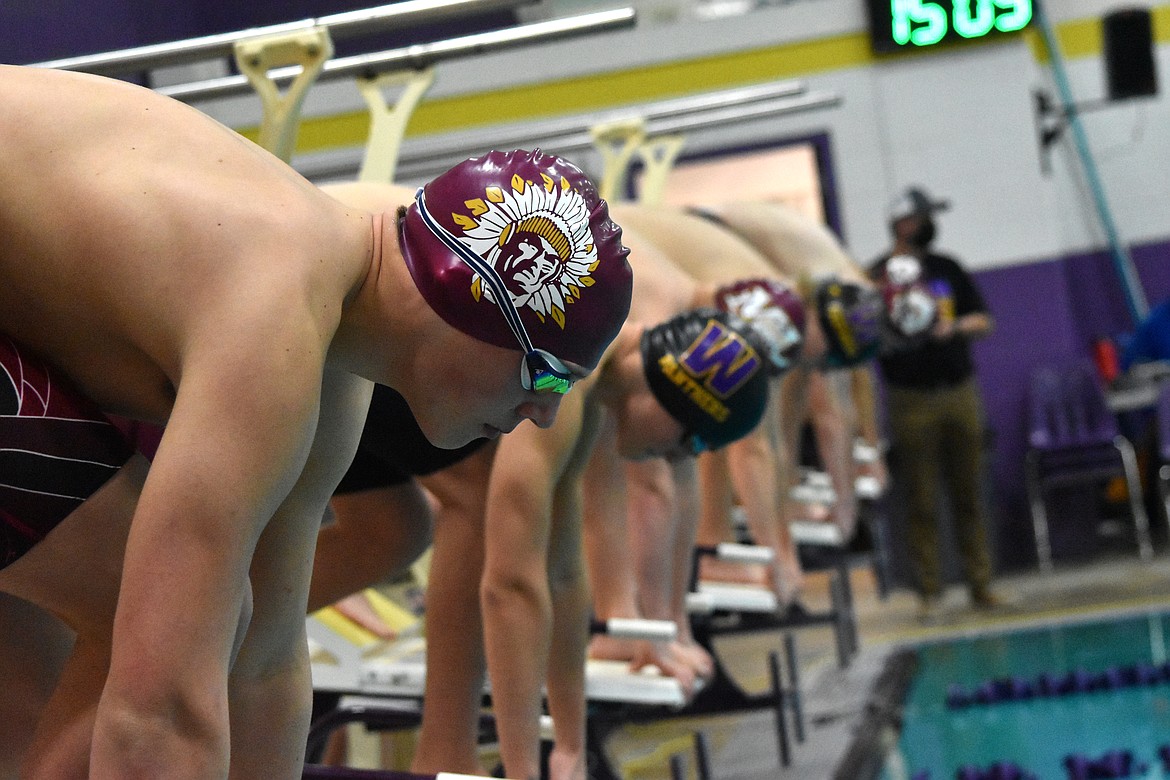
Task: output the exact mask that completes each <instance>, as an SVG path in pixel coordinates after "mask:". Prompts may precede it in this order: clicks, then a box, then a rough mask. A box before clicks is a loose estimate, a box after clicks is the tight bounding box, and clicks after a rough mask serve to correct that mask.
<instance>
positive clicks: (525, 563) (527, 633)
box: [480, 383, 584, 780]
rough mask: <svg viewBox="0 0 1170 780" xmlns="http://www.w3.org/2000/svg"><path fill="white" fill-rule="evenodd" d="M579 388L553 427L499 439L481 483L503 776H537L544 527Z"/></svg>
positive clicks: (576, 423)
mask: <svg viewBox="0 0 1170 780" xmlns="http://www.w3.org/2000/svg"><path fill="white" fill-rule="evenodd" d="M578 384H580V383H578ZM583 389H584V388H581V387H580V386H578V387H576V388H574V390H573V392H571V393H569V394H568V395H566V396H565V398H564V400H563V401H562V402H561V405H560V410H559V412H558V413H557V419H556V422H555V423H554V425H553V427H552V428H549V429H543V430H542V429H540V428H537V427H536V426H534V425H531V424H530V423H524V424H522V425H520V426H519V427H518V428H517V429H516V430H514V431H513V432H512V433H509V434H508V435H507V436H505V437H504V438H503V439H501V441H500V445H499V449H498V451H497V452H496V457H495V461H494V464H493V466H492V475H491V481H490V484H489V488H488V502H487V512H486V518H485V540H486V543H485V544H486V550H485V555H484V574H483V580H482V582H481V587H480V602H481V606H482V609H483V619H484V641H485V648H486V651H487V663H488V674H489V677H490V679H491V685H492V709H493V711H494V712H495V715H496V725H497V728H498V730H499V736H500V755H501V758H502V760H503V764H504V769H505V774H506V775H507V776H508V777H513V778H518V779H519V780H528V778H536V777H539V775H540V750H539V744H540V732H539V718H540V712H541V706H540V705H541V688H542V685H543V683H544V678H545V672H546V669H547V667H548V656H549V645H550V632H551V627H552V605H551V601H550V598H551V597H550V595H549V586H548V567H547V558H548V545H549V533H550V525H551V518H552V511H553V502H554V499H555V494H556V490H557V487H558V484H559V482H560V479H561V475H562V473H563V471H564V468H565V465H566V463H567V462H568V459H569V456H570V455H571V453H572V451H573V448H574V447H575V446H576V442H577V439H578V437H579V435H580V431H581V425H582V419H583V413H584V407H583V405H582V403H583V398H582V396H583V395H584V393H583V392H582V390H583Z"/></svg>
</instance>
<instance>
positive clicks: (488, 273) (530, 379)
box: [414, 187, 576, 395]
mask: <svg viewBox="0 0 1170 780" xmlns="http://www.w3.org/2000/svg"><path fill="white" fill-rule="evenodd" d="M414 199H415V202H416V203H417V204H418V211H419V215H420V216H422V220H423V224H424V225H426V226H427V228H428V229H430V231H431V232H432V233H434V234H435V238H437V239H439V241H441V242H442V243H443V245H444V246H446V247H447V248H448V249H449V250H451V251H452V252H454V253H455V254H456V255H457V256H458V257H459V259H460V260H462V261H463V262H465V263H467V265H468V266H469V267H470V268H471V270H473V271H475V272H476V273H477V274H479V276H480V278H481V279H482V280H483V283H484V284H486V285H487V286H488V287H489V288H490V289H491V291H492V296H493V297H494V298H495V299H496V305H497V306H499V307H500V311H501V312H502V313H503V315H504V319H505V320H507V322H508V327H509V328H511V329H512V334H513V335H514V336H516V340H517V341H519V342H520V346H521V347H522V348H523V349H524V360H522V361H521V362H520V386H521V387H523V388H524V389H525V390H530V391H532V392H535V393H557V394H558V395H564V394H565V393H567V392H569V390H570V389H571V388H572V387H573V382H575V381H576V377H574V376H573V373H572V372H571V371H569V369H568V367H566V366H565V364H564V363H562V362H561V361H560V360H559V359H558V358H557V357H556V356H554V355H553V354H552V353H550V352H546V351H544V350H543V349H537V348H536V347H534V346H533V344H532V339H531V338H529V336H528V331H527V330H525V329H524V322H523V321H522V320H521V319H520V312H519V311H517V310H516V304H514V303H513V302H512V295H511V294H510V293H509V292H508V289H507V287H505V286H504V280H503V279H502V278H501V277H500V275H499V274H498V273H496V269H495V268H493V267H492V265H491V263H488V262H487V261H485V260H484V259H483V258H482V257H480V256H479V255H477V254H476V253H475V252H472V251H471V249H470V248H469V247H468V246H467V245H466V244H464V243H463V242H462V241H460V240H459V239H458V238H456V237H455V236H454V235H452V234H451V232H450V231H448V230H447V228H445V227H443V226H442V225H440V224H439V223H438V221H437V220H436V219H435V218H434V217H433V216H431V213H430V212H429V211H427V205H426V194H425V193H424V192H423V188H422V187H419V189H418V191H417V192H416V193H415V195H414Z"/></svg>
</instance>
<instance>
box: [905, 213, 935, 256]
mask: <svg viewBox="0 0 1170 780" xmlns="http://www.w3.org/2000/svg"><path fill="white" fill-rule="evenodd" d="M936 233H937V229H936V228H935V226H934V220H932V219H924V220H922V222H921V223H919V225H918V228H917V229H915V231H914V232H913V233H911V234H910V235H909V236H907V237H906V241H907V242H908V243H909V244H910V246H913V247H917V248H918V249H926V248H927V247H928V246H930V244H931V242H932V241H934V236H935V234H936Z"/></svg>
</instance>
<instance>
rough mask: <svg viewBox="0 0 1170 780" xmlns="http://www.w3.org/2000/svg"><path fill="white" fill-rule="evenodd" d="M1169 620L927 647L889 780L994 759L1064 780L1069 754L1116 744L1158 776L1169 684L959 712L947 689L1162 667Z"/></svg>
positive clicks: (950, 772)
mask: <svg viewBox="0 0 1170 780" xmlns="http://www.w3.org/2000/svg"><path fill="white" fill-rule="evenodd" d="M1168 621H1170V616H1168V615H1166V614H1161V613H1159V614H1150V615H1140V616H1136V617H1124V618H1118V619H1115V620H1109V621H1102V622H1093V623H1080V624H1063V625H1059V626H1051V627H1045V628H1037V629H1028V630H1024V631H1014V632H1010V633H1002V634H995V635H985V636H975V637H964V638H959V639H950V640H946V641H941V642H937V643H930V644H925V645H922V646H921V647H919V648H918V649H919V666H918V670H917V673H916V675H915V677H914V680H913V681H912V683H911V686H910V689H909V691H908V693H907V699H906V706H905V712H904V715H905V718H904V722H903V728H902V733H901V737H900V739H899V741H898V744H897V747H896V749H895V750H894V751H892V754H891V756H890V757H889V760H888V761H887V762H886V768H885V770H884V772H883V774H882V778H883V780H903V779H904V778H910V777H914V776H915V774H916V773H919V772H922V771H923V770H925V771H927V772H929V775H928V776H929V777H930V779H931V780H951V778H954V777H955V774H956V772H957V771H958V769H959V768H960V767H963V766H977V767H981V768H984V769H986V768H987V767H989V766H990V765H992V764H993V763H995V762H997V761H1012V762H1015V764H1016V765H1018V766H1020V767H1021V768H1023V769H1024V770H1026V771H1028V772H1031V773H1033V774H1034V775H1035V776H1036V777H1037V778H1039V779H1040V780H1065V778H1067V777H1068V772H1067V770H1066V769H1065V767H1064V758H1065V756H1067V755H1069V754H1073V753H1076V754H1081V755H1085V756H1090V757H1099V756H1101V755H1103V754H1105V753H1106V752H1107V751H1111V750H1129V751H1132V752H1133V754H1134V756H1135V758H1136V759H1137V760H1138V761H1139V762H1143V763H1145V764H1148V770H1147V771H1145V772H1142V773H1135V774H1134V775H1131V776H1133V777H1146V778H1162V777H1163V773H1162V769H1161V762H1160V761H1159V760H1158V758H1157V755H1158V748H1159V746H1161V745H1165V744H1168V743H1170V682H1161V683H1159V684H1155V685H1145V686H1136V685H1135V686H1125V687H1122V688H1120V689H1118V690H1113V691H1091V692H1085V693H1070V694H1067V695H1064V696H1056V697H1034V698H1032V699H1030V700H1024V701H1010V702H999V703H994V704H975V705H972V706H970V707H967V708H963V709H953V708H948V707H947V704H946V695H947V689H948V686H951V685H956V684H957V685H959V686H962V688H963V689H964V690H967V691H971V690H973V689H975V688H976V686H978V685H979V684H980V683H983V682H986V681H988V680H993V679H996V678H1008V677H1019V678H1024V679H1026V680H1034V679H1036V678H1037V677H1038V675H1040V674H1041V673H1045V672H1046V673H1049V674H1056V675H1062V674H1066V673H1068V672H1071V671H1074V670H1076V669H1083V670H1085V671H1087V672H1089V673H1100V672H1103V671H1105V670H1106V669H1107V668H1109V667H1115V668H1117V667H1123V666H1126V665H1133V664H1138V663H1145V664H1154V665H1160V664H1163V663H1165V662H1166V661H1167V658H1166V646H1165V641H1164V637H1166V636H1168V635H1170V626H1168ZM1165 777H1167V778H1170V773H1168V774H1166V775H1165Z"/></svg>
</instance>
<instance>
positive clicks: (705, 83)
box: [240, 4, 1170, 154]
mask: <svg viewBox="0 0 1170 780" xmlns="http://www.w3.org/2000/svg"><path fill="white" fill-rule="evenodd" d="M1153 22H1154V38H1155V40H1156V41H1157V42H1159V43H1166V42H1170V4H1166V5H1160V6H1158V7H1157V8H1155V9H1153ZM1024 35H1025V38H1026V39H1027V41H1028V45H1029V46H1030V47H1031V50H1032V53H1033V56H1034V57H1035V58H1036V60H1037V61H1038V62H1046V61H1047V52H1046V51H1045V49H1044V43H1043V39H1042V36H1041V35H1040V34H1039V33H1038V32H1037V31H1036V30H1035V29H1030V30H1027V31H1025V33H1024ZM1056 35H1057V40H1058V41H1059V43H1060V47H1061V53H1062V54H1063V56H1064V57H1066V58H1069V59H1076V58H1080V57H1090V56H1098V55H1099V54H1100V52H1101V50H1102V36H1101V21H1100V20H1099V19H1077V20H1072V21H1068V22H1064V23H1062V24H1060V25H1058V26H1057V29H1056ZM989 43H991V42H989ZM968 45H971V44H968ZM973 45H979V44H978V43H974V44H973ZM895 56H896V57H899V58H900V57H910V56H919V57H921V56H930V55H929V54H923V53H909V54H904V55H895ZM888 59H889V58H888V57H883V58H882V59H881V60H879V59H878V58H876V57H875V55H874V54H873V52H872V51H871V50H870V47H869V39H868V34H867V33H851V34H848V35H840V36H834V37H831V38H823V39H820V40H815V41H805V42H801V43H794V44H786V45H783V46H774V47H768V48H763V49H755V50H749V51H737V52H729V53H725V54H720V55H716V56H711V57H702V58H698V59H694V60H685V61H681V62H670V63H664V64H660V65H654V66H650V67H645V68H632V69H629V70H623V71H614V72H610V73H603V74H597V75H590V76H582V77H577V78H569V79H562V80H560V81H551V82H546V83H543V84H534V85H527V86H520V87H511V88H507V89H501V90H496V91H493V92H482V93H477V94H473V95H458V96H453V97H447V98H437V99H434V100H428V101H426V102H424V103H422V104H421V105H420V106H419V107H418V108H417V109H416V110H415V112H414V114H413V115H412V116H411V119H410V124H409V126H408V129H407V135H408V136H420V135H429V134H432V133H443V132H450V131H454V130H469V129H474V128H476V127H484V126H490V125H497V124H505V123H509V122H520V121H524V120H533V121H540V120H541V119H544V118H548V117H556V116H563V115H566V114H580V113H585V112H588V111H592V110H599V109H606V108H612V107H615V106H622V105H628V104H638V103H646V102H651V101H656V100H664V99H669V98H671V97H677V96H680V95H688V94H696V93H700V92H709V91H713V90H718V89H728V88H731V87H739V86H744V85H748V84H756V83H762V82H768V81H777V80H781V79H789V78H795V77H802V76H808V75H810V74H814V73H823V72H827V71H833V70H842V69H845V68H857V67H864V66H867V65H871V64H873V63H875V62H878V61H887V60H888ZM240 132H241V133H242V134H243V135H245V136H247V137H248V138H251V139H252V140H256V138H257V137H258V135H259V133H258V130H257V128H254V127H253V128H244V129H241V130H240ZM368 134H369V117H368V115H367V114H366V112H365V111H356V112H352V113H346V114H339V115H335V116H329V117H314V118H310V119H306V120H305V121H304V122H302V123H301V127H300V132H299V135H298V138H297V153H299V154H304V153H309V152H319V151H324V150H326V149H331V148H345V147H353V146H360V145H362V144H364V143H365V140H366V138H367V136H368Z"/></svg>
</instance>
